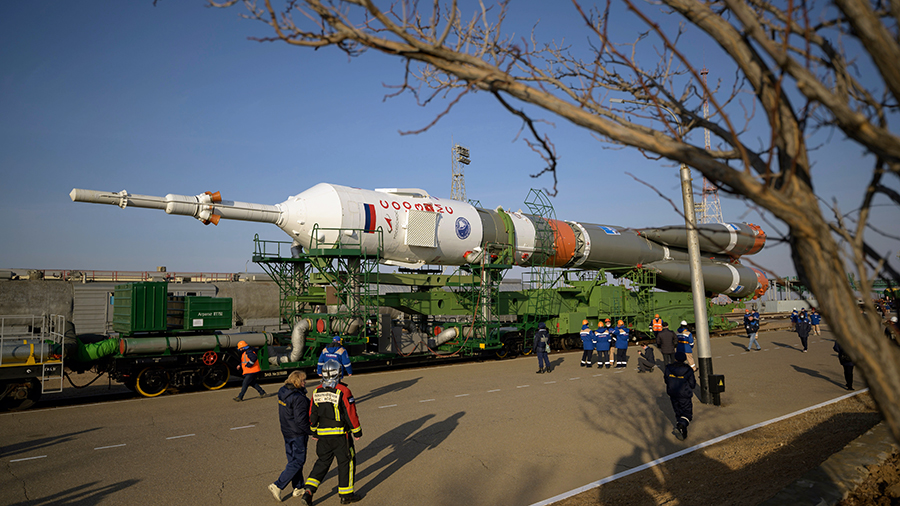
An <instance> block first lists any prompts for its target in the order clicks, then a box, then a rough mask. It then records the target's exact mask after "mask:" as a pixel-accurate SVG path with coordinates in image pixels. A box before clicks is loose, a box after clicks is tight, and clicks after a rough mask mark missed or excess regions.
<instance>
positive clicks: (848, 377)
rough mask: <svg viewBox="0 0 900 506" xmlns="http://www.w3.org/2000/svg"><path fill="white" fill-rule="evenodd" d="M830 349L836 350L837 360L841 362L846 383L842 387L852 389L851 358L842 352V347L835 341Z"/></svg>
mask: <svg viewBox="0 0 900 506" xmlns="http://www.w3.org/2000/svg"><path fill="white" fill-rule="evenodd" d="M832 349H833V350H834V351H835V352H837V354H838V361H839V362H840V363H841V367H843V368H844V381H845V382H846V383H847V384H846V385H844V388H846V389H847V390H853V360H851V359H850V355H847V354H846V353H845V352H844V348H842V347H841V345H840V344H838V342H837V341H835V342H834V346H833V347H832Z"/></svg>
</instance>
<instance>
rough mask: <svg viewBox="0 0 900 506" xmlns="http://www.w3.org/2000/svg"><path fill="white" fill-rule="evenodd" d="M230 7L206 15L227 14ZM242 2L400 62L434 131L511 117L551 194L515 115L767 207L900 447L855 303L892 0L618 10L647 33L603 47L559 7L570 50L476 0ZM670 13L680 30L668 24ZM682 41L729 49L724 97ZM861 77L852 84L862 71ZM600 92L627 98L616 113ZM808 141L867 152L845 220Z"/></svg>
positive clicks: (869, 272) (874, 263) (551, 160)
mask: <svg viewBox="0 0 900 506" xmlns="http://www.w3.org/2000/svg"><path fill="white" fill-rule="evenodd" d="M238 1H239V0H231V1H228V2H225V3H222V4H218V3H215V2H211V4H212V5H215V6H220V7H227V6H231V5H234V4H235V3H238ZM243 3H244V4H245V5H246V7H247V9H248V14H245V15H246V16H247V17H249V18H252V19H256V20H259V21H261V22H263V23H266V24H267V25H269V26H270V27H271V29H272V31H273V33H272V36H271V37H269V38H265V39H259V40H269V41H271V40H280V41H284V42H286V43H288V44H291V45H296V46H301V47H309V48H320V47H325V46H334V47H337V48H339V49H341V50H342V51H344V52H345V53H346V54H347V55H349V56H358V55H360V54H362V53H363V52H365V51H366V50H376V51H380V52H383V53H386V54H389V55H395V56H397V57H400V58H403V59H405V60H406V62H407V65H406V72H405V75H404V76H403V77H402V81H401V83H400V84H399V85H398V86H397V90H396V92H397V93H398V94H399V93H403V92H409V93H411V94H413V95H414V96H415V97H416V99H417V100H418V101H419V102H420V103H422V104H428V103H434V102H436V101H435V99H441V102H440V103H442V104H446V108H445V109H444V110H442V111H441V112H439V113H438V114H437V115H436V118H435V122H436V121H438V120H439V119H440V118H441V117H442V116H444V115H445V114H447V113H448V112H449V111H450V109H451V108H452V107H453V106H454V105H455V104H456V103H458V102H459V101H460V100H461V99H462V98H463V97H464V96H465V95H467V94H469V93H473V92H487V93H490V94H492V95H493V96H494V97H495V98H496V100H498V101H499V103H501V104H502V105H503V107H505V108H506V109H507V110H509V112H510V113H512V114H515V115H517V116H519V117H520V118H521V119H522V121H523V127H524V128H525V129H526V130H527V133H528V135H529V136H530V138H529V145H530V146H531V147H532V149H534V150H535V151H536V152H537V153H538V154H539V155H540V156H541V157H542V158H543V160H544V161H545V162H546V167H545V168H544V169H543V171H542V172H541V173H542V174H544V173H549V174H550V176H551V177H552V178H553V180H554V191H555V182H556V153H555V148H554V146H553V144H552V143H551V141H550V139H549V138H548V137H547V136H546V135H545V134H542V133H541V129H540V127H541V125H540V123H539V121H540V120H541V119H542V118H536V117H533V114H530V113H529V112H526V110H525V109H523V108H521V107H522V105H520V104H530V105H532V106H536V107H537V108H538V109H534V108H529V109H528V110H529V111H534V110H537V111H539V112H540V111H543V112H542V114H547V115H549V116H555V117H557V118H564V119H566V120H568V121H570V122H572V123H574V124H576V125H578V126H580V127H583V128H585V129H588V130H590V131H592V132H594V133H595V134H597V135H598V137H600V139H601V140H602V141H604V142H609V143H612V144H619V145H624V146H630V147H634V148H637V149H639V150H641V151H642V152H643V153H645V154H646V155H647V156H654V157H662V158H666V159H669V160H673V161H676V162H680V163H685V164H687V165H689V166H690V167H693V168H695V169H697V170H699V171H700V172H701V173H703V175H704V176H706V177H707V178H708V179H709V180H711V181H713V182H715V183H716V184H717V185H718V186H719V188H720V189H721V190H722V191H726V192H731V193H733V194H736V195H739V196H741V197H743V198H746V199H747V200H749V201H752V203H753V204H755V205H756V206H758V207H760V208H762V209H765V210H767V211H769V212H770V213H771V214H772V215H774V216H775V217H777V218H778V219H779V220H781V221H782V222H784V223H785V224H786V225H787V227H788V230H789V232H788V235H787V237H788V240H789V242H790V246H791V251H792V256H793V262H794V265H795V267H796V269H797V272H798V274H799V276H800V278H801V280H802V282H803V284H805V285H806V286H807V287H809V288H810V290H811V291H812V293H813V294H814V295H815V296H816V298H817V300H818V302H819V305H820V307H821V309H822V314H823V315H824V317H825V318H826V320H827V321H828V323H829V325H830V326H831V328H832V330H833V331H834V333H835V334H836V335H837V337H838V339H839V341H840V342H841V343H842V344H843V345H844V348H845V349H846V350H847V352H848V353H849V354H850V356H851V357H853V359H854V360H855V361H856V363H857V364H858V365H859V366H860V367H861V368H862V369H863V371H864V372H865V375H866V378H867V379H868V381H869V386H870V388H871V391H872V393H873V395H874V397H875V399H876V400H877V401H878V403H879V405H880V407H881V410H882V412H883V413H884V416H885V418H886V420H887V422H888V423H889V424H890V427H891V429H892V431H893V434H894V437H895V438H897V439H898V440H900V347H898V346H897V345H896V344H895V343H894V342H892V341H891V340H889V339H885V338H884V334H883V333H882V322H881V320H880V319H879V318H878V316H877V311H876V310H875V308H874V306H873V304H872V301H871V300H869V298H868V297H867V294H869V293H870V292H871V282H870V281H869V280H870V279H872V277H873V276H882V277H888V278H891V279H893V280H895V281H898V275H897V273H896V272H895V271H894V270H893V269H891V267H890V265H889V264H888V261H887V260H888V259H887V258H883V257H882V256H881V255H880V254H879V252H878V251H876V249H875V248H873V247H872V246H871V245H870V244H869V243H867V242H866V240H865V233H866V232H867V230H868V231H870V232H871V233H881V232H880V231H877V230H874V229H873V227H871V224H870V213H871V209H872V203H873V201H874V199H876V198H886V199H888V200H889V201H890V202H892V205H894V206H896V205H898V204H900V194H898V192H896V191H895V190H892V189H891V188H889V187H888V186H886V185H885V181H884V180H885V178H890V179H891V180H892V181H893V182H896V178H898V177H900V138H898V136H897V135H895V134H894V133H893V132H891V131H890V129H889V123H888V121H889V119H890V118H891V115H892V114H895V113H896V112H897V108H898V102H897V99H898V97H900V65H898V64H897V62H900V30H898V25H900V3H898V2H897V1H891V2H886V1H874V0H833V1H828V2H818V3H814V2H796V4H797V5H795V3H794V2H768V1H764V0H721V1H701V0H660V1H659V2H652V3H650V2H648V3H647V4H641V5H637V3H636V2H634V1H631V0H624V5H625V7H626V11H627V12H625V13H621V15H628V16H634V17H636V18H637V19H638V20H640V21H641V22H643V23H644V24H645V26H646V32H644V33H641V34H640V35H639V36H638V37H637V38H636V40H633V41H628V42H627V43H621V42H617V41H613V40H610V39H609V37H608V32H609V27H610V26H611V23H613V22H615V19H613V17H614V16H615V15H616V14H614V13H613V10H612V9H611V6H610V2H609V1H608V0H607V2H606V3H605V5H602V6H600V7H599V8H597V7H592V8H587V7H586V6H583V5H581V4H580V3H579V2H578V1H577V0H573V1H572V6H571V7H570V8H571V9H572V12H573V13H577V15H578V18H579V19H580V20H581V22H582V23H581V25H580V26H579V27H573V30H575V29H578V30H580V31H583V32H586V33H587V37H586V40H587V41H588V42H587V43H586V44H584V45H583V46H579V47H575V46H563V45H560V44H558V43H554V42H553V41H550V42H546V43H543V42H539V41H538V40H537V37H536V34H535V32H534V31H532V33H531V34H530V37H528V38H522V39H521V40H519V39H514V38H512V37H511V36H508V35H506V34H505V32H504V31H503V28H504V21H505V19H506V14H507V12H508V8H509V7H510V2H509V0H503V1H500V2H498V3H496V4H494V5H491V6H490V7H488V6H487V5H485V4H484V2H483V1H481V2H479V3H478V7H477V8H476V9H475V11H474V12H473V13H471V14H470V15H468V17H464V14H463V13H462V12H461V11H460V9H459V7H458V5H457V2H456V0H452V1H451V2H450V3H449V5H448V4H447V2H443V3H442V2H441V1H440V0H432V2H429V3H428V5H422V6H420V4H419V2H418V1H415V0H396V1H395V2H393V3H391V4H388V5H386V6H385V7H384V8H379V7H378V6H376V5H375V3H374V2H373V1H370V0H343V1H340V0H331V1H322V0H286V1H283V2H278V3H277V5H276V2H274V1H273V0H264V3H263V4H257V3H256V2H253V1H251V0H243ZM548 5H549V4H548ZM553 8H554V9H558V8H561V7H560V6H558V5H554V6H553ZM676 18H677V20H678V21H679V24H678V28H677V29H671V28H669V27H671V26H672V25H673V23H672V21H673V19H676ZM657 20H665V21H666V23H661V22H659V21H657ZM663 26H665V27H666V28H664V27H663ZM672 32H674V33H672ZM686 33H690V34H691V35H692V36H694V37H701V38H703V40H704V41H709V43H710V44H713V45H718V46H719V47H720V48H721V50H722V51H723V53H724V54H725V55H727V57H728V58H729V59H730V61H731V62H732V63H733V65H734V69H735V79H734V82H733V83H732V84H731V87H730V90H728V91H727V92H725V91H722V90H718V89H717V90H715V91H717V93H711V90H709V89H707V86H706V84H705V83H704V81H703V80H702V79H701V78H700V69H699V68H698V65H697V63H696V62H694V61H692V60H691V56H690V55H688V54H685V53H684V52H682V51H680V50H679V44H678V42H679V40H680V37H683V36H685V34H686ZM848 47H850V48H851V49H848ZM854 55H855V58H854ZM645 62H650V64H649V65H648V64H646V63H645ZM860 67H864V70H860ZM863 74H864V75H865V79H861V78H860V77H859V76H860V75H863ZM610 94H615V96H616V97H618V98H625V99H628V100H630V101H633V102H629V103H628V104H627V105H626V106H625V107H623V108H618V107H612V106H611V105H610V102H609V100H608V99H609V95H610ZM705 96H706V97H709V99H710V109H711V111H712V112H711V114H710V115H709V117H707V118H705V117H704V116H703V114H702V111H701V104H702V101H703V99H704V97H705ZM723 96H724V97H725V98H721V97H723ZM716 97H719V98H718V99H717V98H716ZM635 102H636V103H639V104H645V105H638V104H635ZM667 109H668V110H670V111H672V112H673V115H675V116H677V121H673V118H672V117H670V115H669V114H668V113H667V112H666V110H667ZM432 124H433V123H432ZM428 127H430V125H427V126H426V127H425V128H426V129H427V128H428ZM703 128H706V129H709V131H710V132H711V134H712V135H713V136H714V138H715V146H712V149H710V150H706V149H705V146H703V145H697V144H694V143H691V142H690V141H689V134H690V132H691V131H693V130H696V129H703ZM821 129H831V130H833V131H835V132H839V133H840V134H843V136H845V138H846V140H847V141H848V142H851V143H853V144H854V145H856V146H859V147H861V148H862V149H863V150H865V151H867V152H869V153H871V155H872V156H871V159H872V160H873V162H872V167H871V169H870V170H865V169H856V171H857V173H860V174H868V177H869V178H870V182H869V184H868V186H867V188H866V189H865V191H864V194H862V195H860V196H859V199H860V203H859V208H858V209H856V210H855V211H854V212H851V213H850V214H846V215H845V214H843V213H842V212H841V211H840V210H839V209H838V208H837V205H836V204H829V203H827V202H821V199H820V198H819V197H818V196H817V195H816V194H815V192H814V191H813V173H814V171H813V170H812V167H811V165H812V164H811V161H810V150H811V148H810V146H808V145H807V141H808V138H809V137H810V136H811V135H812V134H814V133H815V132H817V131H819V130H821ZM879 195H881V196H882V197H879ZM826 213H828V214H833V216H832V217H831V218H828V217H827V216H826ZM827 231H831V233H828V232H827ZM892 239H895V240H896V239H898V238H897V237H892ZM848 271H852V272H855V273H856V277H857V278H858V279H859V280H860V281H861V283H862V285H863V286H862V287H861V289H860V292H861V293H862V294H864V298H865V299H866V300H865V309H866V311H865V313H862V312H861V311H860V310H859V309H858V307H857V296H856V294H855V293H854V291H853V288H852V287H851V285H850V282H849V280H848V279H847V276H845V275H844V273H845V272H848Z"/></svg>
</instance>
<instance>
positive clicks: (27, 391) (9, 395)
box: [0, 378, 41, 411]
mask: <svg viewBox="0 0 900 506" xmlns="http://www.w3.org/2000/svg"><path fill="white" fill-rule="evenodd" d="M2 390H5V391H6V396H5V397H3V398H2V399H0V408H2V409H3V410H6V411H23V410H26V409H28V408H30V407H32V406H34V403H36V402H37V401H38V399H40V398H41V383H40V382H39V381H38V380H37V379H35V378H31V379H28V380H24V381H22V382H20V383H19V382H17V383H10V384H8V385H5V386H4V387H3V388H2Z"/></svg>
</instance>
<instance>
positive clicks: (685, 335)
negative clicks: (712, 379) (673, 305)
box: [675, 320, 697, 370]
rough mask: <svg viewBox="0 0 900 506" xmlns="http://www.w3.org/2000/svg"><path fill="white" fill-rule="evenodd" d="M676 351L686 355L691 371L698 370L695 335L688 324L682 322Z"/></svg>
mask: <svg viewBox="0 0 900 506" xmlns="http://www.w3.org/2000/svg"><path fill="white" fill-rule="evenodd" d="M675 351H676V354H677V352H679V351H680V352H682V353H684V355H685V357H686V359H687V363H688V365H690V366H691V369H694V370H696V369H697V365H696V364H695V363H694V334H691V331H690V330H688V326H687V322H686V321H684V320H681V326H680V327H678V341H677V344H676V345H675Z"/></svg>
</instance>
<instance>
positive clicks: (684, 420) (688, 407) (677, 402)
mask: <svg viewBox="0 0 900 506" xmlns="http://www.w3.org/2000/svg"><path fill="white" fill-rule="evenodd" d="M671 400H672V409H673V410H675V423H681V424H682V425H684V426H685V427H687V426H688V425H690V423H691V420H693V419H694V402H693V399H692V398H690V397H688V398H682V397H671Z"/></svg>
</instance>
